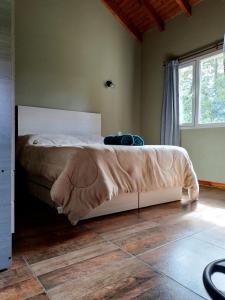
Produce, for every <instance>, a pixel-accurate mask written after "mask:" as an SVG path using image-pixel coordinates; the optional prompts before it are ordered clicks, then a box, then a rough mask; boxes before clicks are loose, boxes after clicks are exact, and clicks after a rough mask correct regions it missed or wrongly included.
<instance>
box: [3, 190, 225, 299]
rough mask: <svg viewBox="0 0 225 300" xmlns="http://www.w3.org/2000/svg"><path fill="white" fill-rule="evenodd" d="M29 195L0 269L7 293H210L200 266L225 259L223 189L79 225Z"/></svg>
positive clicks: (49, 296)
mask: <svg viewBox="0 0 225 300" xmlns="http://www.w3.org/2000/svg"><path fill="white" fill-rule="evenodd" d="M29 201H30V202H29V203H28V205H27V206H28V208H27V209H26V210H23V211H22V212H21V211H20V212H19V213H18V214H17V224H18V226H17V233H16V236H15V238H14V261H13V265H12V267H11V268H10V269H9V270H7V271H5V272H2V273H0V299H1V300H6V299H7V300H14V299H16V300H17V299H18V300H19V299H30V300H31V299H33V300H45V299H53V300H58V299H60V300H61V299H63V300H68V299H83V300H84V299H91V300H92V299H154V300H156V299H162V300H168V299H170V300H185V299H187V300H191V299H204V298H205V299H209V296H208V295H207V292H206V291H205V289H204V286H203V284H202V271H203V269H204V267H205V265H206V264H207V263H209V262H210V261H212V260H214V259H219V258H223V257H224V258H225V191H221V190H215V189H202V190H201V193H200V200H199V202H198V204H197V205H192V206H182V205H181V204H180V202H173V203H169V204H163V205H158V206H154V207H149V208H145V209H142V210H140V211H139V212H138V211H131V212H125V213H122V214H117V215H112V216H107V217H102V218H97V219H93V220H88V221H84V222H80V224H79V225H78V226H76V227H72V226H71V225H70V224H69V223H68V221H67V220H66V218H65V217H63V216H61V215H57V214H56V213H55V212H54V210H52V209H50V208H48V207H46V206H45V205H44V204H42V203H40V202H35V201H33V200H31V199H29ZM215 280H216V281H217V284H218V285H221V286H222V283H224V286H225V277H219V276H217V278H215Z"/></svg>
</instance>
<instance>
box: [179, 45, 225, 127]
mask: <svg viewBox="0 0 225 300" xmlns="http://www.w3.org/2000/svg"><path fill="white" fill-rule="evenodd" d="M221 53H223V49H218V50H215V51H212V52H210V53H207V54H203V55H201V56H198V57H195V58H192V59H189V60H186V61H184V62H182V63H180V64H179V70H180V69H181V68H184V67H187V66H191V65H192V66H193V85H192V95H193V97H192V123H186V124H180V128H181V129H199V128H218V127H225V121H224V122H222V123H206V124H200V123H199V109H200V106H199V104H200V101H199V100H200V99H199V96H200V95H199V93H200V61H201V60H202V59H205V58H208V57H211V56H214V55H217V54H221ZM224 78H225V74H224ZM224 80H225V79H224Z"/></svg>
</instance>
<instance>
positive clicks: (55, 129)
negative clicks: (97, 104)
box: [18, 106, 101, 136]
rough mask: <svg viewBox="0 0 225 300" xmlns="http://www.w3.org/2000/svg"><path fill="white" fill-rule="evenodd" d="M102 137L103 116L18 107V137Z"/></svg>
mask: <svg viewBox="0 0 225 300" xmlns="http://www.w3.org/2000/svg"><path fill="white" fill-rule="evenodd" d="M45 133H46V134H51V133H53V134H68V135H70V134H80V135H81V134H82V135H85V134H93V135H101V114H97V113H88V112H78V111H69V110H61V109H50V108H41V107H31V106H18V135H19V136H20V135H25V134H45Z"/></svg>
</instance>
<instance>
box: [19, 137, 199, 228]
mask: <svg viewBox="0 0 225 300" xmlns="http://www.w3.org/2000/svg"><path fill="white" fill-rule="evenodd" d="M18 156H19V157H18V158H19V161H20V163H21V165H22V167H23V168H24V169H25V170H26V171H27V172H28V173H29V174H30V175H35V176H41V177H44V178H45V179H47V180H49V181H51V182H53V186H52V188H51V197H52V200H53V201H55V202H56V203H57V204H58V205H60V206H62V208H63V212H64V214H66V215H67V216H68V218H69V220H70V221H71V223H73V224H76V223H77V221H78V220H79V219H81V218H82V217H84V216H85V215H87V214H88V212H89V211H90V210H91V209H93V208H95V207H97V206H98V205H100V204H101V203H102V202H104V201H107V200H110V199H112V197H114V196H117V195H118V194H120V193H129V192H147V191H151V190H156V189H160V188H169V187H180V186H181V187H184V188H186V189H188V191H189V197H190V199H191V200H195V199H197V198H198V193H199V187H198V181H197V177H196V174H195V172H194V170H193V166H192V163H191V161H190V158H189V156H188V154H187V152H186V150H185V149H183V148H180V147H172V146H143V147H130V146H105V145H100V144H99V145H97V144H96V145H85V146H73V147H71V146H60V147H59V146H48V145H42V146H40V145H30V144H26V143H25V144H24V145H23V146H22V147H20V151H19V154H18Z"/></svg>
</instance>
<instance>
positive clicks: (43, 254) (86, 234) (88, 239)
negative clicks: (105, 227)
mask: <svg viewBox="0 0 225 300" xmlns="http://www.w3.org/2000/svg"><path fill="white" fill-rule="evenodd" d="M101 241H103V240H102V238H101V237H100V236H99V235H98V234H96V233H94V232H93V231H91V230H83V231H81V232H76V230H75V231H73V229H71V230H67V231H66V232H63V234H62V233H61V234H60V233H58V234H55V235H50V236H49V235H48V236H46V237H44V238H43V239H42V237H41V236H40V237H39V238H38V239H34V240H32V241H31V240H30V239H28V240H27V241H26V242H24V243H23V244H22V245H21V247H22V250H21V251H22V252H23V254H24V256H25V257H26V258H27V260H28V262H29V263H30V264H33V263H36V262H38V261H41V260H45V259H49V258H52V257H55V256H58V255H62V254H65V253H69V252H71V251H74V250H76V249H80V248H82V247H87V246H88V245H94V244H95V243H98V242H101ZM29 242H30V243H29ZM26 246H27V247H26Z"/></svg>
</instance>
